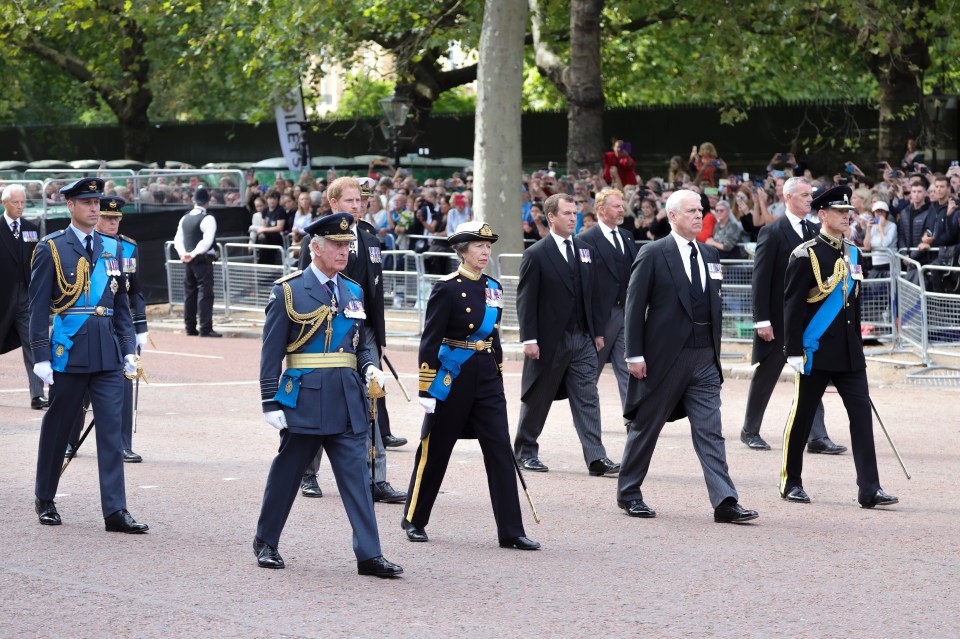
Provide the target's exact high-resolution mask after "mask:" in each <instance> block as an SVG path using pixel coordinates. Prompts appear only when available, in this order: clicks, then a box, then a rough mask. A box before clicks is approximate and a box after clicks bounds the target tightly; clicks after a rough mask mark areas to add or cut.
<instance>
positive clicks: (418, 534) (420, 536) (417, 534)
mask: <svg viewBox="0 0 960 639" xmlns="http://www.w3.org/2000/svg"><path fill="white" fill-rule="evenodd" d="M400 527H401V528H403V530H404V531H405V532H406V533H407V539H409V540H410V541H430V539H428V538H427V531H426V530H424V529H423V528H417V527H416V526H414V525H413V524H412V523H410V522H409V521H407V520H406V518H404V519H401V520H400Z"/></svg>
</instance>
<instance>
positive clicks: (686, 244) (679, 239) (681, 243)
mask: <svg viewBox="0 0 960 639" xmlns="http://www.w3.org/2000/svg"><path fill="white" fill-rule="evenodd" d="M670 237H672V238H673V240H674V241H675V242H676V243H677V246H678V247H679V248H680V249H681V250H683V249H688V248H690V242H691V241H692V242H693V245H694V246H697V241H696V240H687V239H684V238H683V236H682V235H680V234H679V233H677V232H676V231H670ZM697 253H700V247H698V246H697ZM684 255H686V253H684Z"/></svg>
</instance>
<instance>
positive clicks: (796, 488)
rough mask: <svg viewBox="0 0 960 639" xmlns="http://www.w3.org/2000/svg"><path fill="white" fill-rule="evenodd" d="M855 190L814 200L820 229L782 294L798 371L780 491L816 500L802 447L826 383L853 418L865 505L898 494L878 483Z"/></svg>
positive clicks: (793, 263)
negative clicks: (806, 484)
mask: <svg viewBox="0 0 960 639" xmlns="http://www.w3.org/2000/svg"><path fill="white" fill-rule="evenodd" d="M853 208H854V207H853V206H851V205H850V189H849V188H848V187H846V186H838V187H835V188H832V189H830V190H828V191H825V192H824V193H822V194H821V195H819V196H817V198H816V199H814V200H813V204H812V210H814V211H819V214H820V221H821V223H822V226H821V228H820V234H819V235H818V236H817V237H816V238H814V239H812V240H809V241H807V242H804V243H803V244H801V245H800V246H798V247H797V248H796V249H794V251H793V255H791V257H790V262H789V264H788V265H787V273H786V283H785V287H786V289H785V291H784V318H785V322H786V332H785V335H784V337H785V340H786V342H785V343H786V346H785V351H786V355H787V363H788V364H789V365H790V366H791V367H793V369H794V370H796V371H797V376H796V391H795V393H794V397H795V399H794V402H793V407H792V408H791V410H790V416H789V417H788V418H787V425H786V428H785V429H784V433H783V468H782V471H781V474H780V496H781V497H782V498H783V499H785V500H787V501H792V502H797V503H803V504H807V503H810V497H809V496H808V495H807V493H806V491H804V489H803V481H802V480H801V472H802V471H803V447H804V445H805V444H806V442H807V437H808V436H809V435H810V428H811V426H812V424H813V418H814V414H815V413H816V409H817V405H818V404H819V403H820V399H821V398H822V397H823V391H824V390H825V389H826V387H827V384H828V383H830V382H832V383H833V385H834V386H835V387H836V388H837V392H838V393H839V394H840V397H841V398H843V405H844V407H845V408H846V409H847V417H848V418H849V419H850V442H851V444H852V448H853V463H854V466H855V467H856V469H857V486H858V487H859V491H858V495H857V501H858V502H860V506H862V507H863V508H873V507H874V506H888V505H890V504H895V503H897V501H898V500H897V498H896V497H894V496H893V495H888V494H887V493H885V492H884V491H883V489H882V488H880V475H879V472H878V471H877V452H876V449H875V448H874V442H873V419H872V418H871V416H870V391H869V389H868V388H867V363H866V360H865V359H864V356H863V342H862V341H861V337H860V286H861V282H862V280H863V269H862V268H861V266H860V255H859V252H858V251H857V247H855V246H854V245H853V244H851V243H850V242H847V241H846V240H844V239H843V238H844V235H845V234H846V232H847V231H848V230H849V228H850V212H851V211H852V210H853Z"/></svg>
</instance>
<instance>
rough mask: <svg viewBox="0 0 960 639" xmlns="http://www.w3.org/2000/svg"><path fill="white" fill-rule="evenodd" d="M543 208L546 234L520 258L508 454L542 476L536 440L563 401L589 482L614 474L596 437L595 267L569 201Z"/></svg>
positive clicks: (557, 198)
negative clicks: (514, 405) (518, 359)
mask: <svg viewBox="0 0 960 639" xmlns="http://www.w3.org/2000/svg"><path fill="white" fill-rule="evenodd" d="M544 210H545V211H546V214H547V221H548V223H549V224H550V235H549V236H547V237H545V238H543V240H542V241H540V242H537V243H536V244H534V245H533V246H531V247H530V248H528V249H527V250H526V251H525V252H524V254H523V259H522V260H521V261H520V283H519V284H518V286H517V317H518V318H519V321H520V339H521V340H522V341H523V354H524V355H525V358H524V361H523V380H522V382H521V389H520V402H521V403H520V423H519V425H518V427H517V435H516V438H515V440H514V443H513V452H514V454H515V455H516V456H517V459H519V460H520V464H521V465H522V466H523V467H524V468H525V469H527V470H530V471H533V472H541V473H543V472H547V470H549V469H548V468H547V466H546V465H545V464H544V463H543V462H541V461H540V458H539V450H540V447H539V444H538V443H537V439H538V438H539V437H540V433H541V432H542V431H543V426H544V424H545V423H546V420H547V415H548V414H549V412H550V407H551V405H552V404H553V402H554V401H555V400H558V399H565V398H569V400H570V410H571V412H572V413H573V426H574V428H575V429H576V431H577V436H578V437H579V438H580V445H581V446H582V447H583V458H584V461H585V462H586V464H587V469H588V470H589V472H590V474H591V475H593V476H596V477H599V476H601V475H608V474H614V473H616V472H618V471H619V470H620V464H615V463H613V462H612V461H610V459H608V458H607V452H606V449H604V447H603V442H602V441H601V440H600V399H599V397H598V396H597V366H598V363H597V346H596V342H595V341H594V340H595V338H596V337H597V336H599V335H600V334H601V333H600V331H601V330H602V329H601V328H598V326H599V325H600V323H601V321H603V320H601V319H600V313H599V309H596V312H595V309H594V307H593V297H592V289H593V286H594V282H595V274H594V269H596V268H597V267H596V266H595V265H594V264H593V263H592V257H591V251H590V248H589V246H588V245H587V244H584V243H583V242H582V241H581V240H579V239H577V238H574V237H573V233H574V229H575V228H576V225H577V207H576V204H575V203H574V201H573V197H572V196H569V195H566V194H556V195H551V196H550V197H548V198H547V200H546V202H544ZM605 319H606V318H604V320H605Z"/></svg>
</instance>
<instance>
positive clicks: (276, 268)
mask: <svg viewBox="0 0 960 639" xmlns="http://www.w3.org/2000/svg"><path fill="white" fill-rule="evenodd" d="M220 256H221V259H222V260H223V265H224V274H225V275H226V278H227V298H228V299H229V300H230V306H229V307H230V310H232V311H263V309H265V308H266V307H267V302H268V301H269V300H270V292H271V291H272V290H273V283H274V282H275V281H276V280H278V279H280V278H281V277H283V276H284V275H286V274H287V273H289V272H290V267H289V266H287V265H286V264H285V263H284V259H283V247H282V246H276V245H272V244H249V243H239V242H238V243H228V244H224V245H223V248H222V250H221V253H220Z"/></svg>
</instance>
